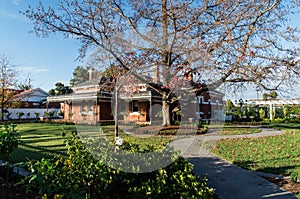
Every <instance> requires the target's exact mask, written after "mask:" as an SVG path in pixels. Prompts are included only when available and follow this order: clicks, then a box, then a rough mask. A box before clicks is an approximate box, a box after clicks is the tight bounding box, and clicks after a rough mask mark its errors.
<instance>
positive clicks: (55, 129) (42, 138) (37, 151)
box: [11, 123, 76, 163]
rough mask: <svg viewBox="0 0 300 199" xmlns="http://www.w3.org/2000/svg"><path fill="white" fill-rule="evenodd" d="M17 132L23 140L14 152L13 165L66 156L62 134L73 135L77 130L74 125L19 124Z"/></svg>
mask: <svg viewBox="0 0 300 199" xmlns="http://www.w3.org/2000/svg"><path fill="white" fill-rule="evenodd" d="M16 130H17V132H18V133H19V134H20V136H21V138H20V143H19V146H18V148H17V149H16V150H15V151H14V152H13V155H12V158H11V162H12V163H17V162H25V161H27V160H28V159H35V160H39V159H41V158H43V157H44V158H49V157H53V156H55V155H58V154H66V147H65V144H64V141H65V138H64V137H63V136H62V134H63V133H66V134H71V132H72V131H75V130H76V128H75V126H74V125H63V124H47V123H25V124H18V125H17V127H16Z"/></svg>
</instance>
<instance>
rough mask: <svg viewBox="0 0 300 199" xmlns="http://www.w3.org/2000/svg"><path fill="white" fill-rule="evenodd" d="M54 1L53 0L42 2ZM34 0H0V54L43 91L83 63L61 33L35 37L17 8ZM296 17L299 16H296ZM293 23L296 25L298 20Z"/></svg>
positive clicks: (64, 80) (299, 92)
mask: <svg viewBox="0 0 300 199" xmlns="http://www.w3.org/2000/svg"><path fill="white" fill-rule="evenodd" d="M43 2H47V3H50V4H55V2H57V1H52V0H49V1H43ZM37 4H38V1H37V0H0V25H1V28H0V53H4V52H6V53H7V54H9V55H10V56H12V57H13V58H14V61H15V63H17V64H18V65H19V71H20V73H21V79H26V77H27V76H28V75H29V77H30V78H31V84H32V85H33V86H34V87H35V88H36V87H40V88H42V89H44V90H46V91H48V90H49V89H51V88H54V84H55V83H56V82H62V83H64V84H65V85H68V84H69V81H70V79H71V78H72V73H73V71H74V68H75V67H76V66H78V65H84V64H82V63H80V62H76V61H75V60H76V58H77V56H78V51H77V50H78V43H77V41H75V40H72V39H65V38H64V37H63V36H61V35H59V34H57V35H50V36H49V37H47V38H38V37H36V36H35V34H34V33H29V32H30V31H32V30H33V25H32V22H31V21H29V20H28V19H27V18H25V17H24V16H23V15H22V14H20V13H19V11H25V10H26V9H27V8H28V6H29V5H30V6H32V7H36V6H37ZM298 19H299V18H298ZM298 19H295V20H294V21H293V24H294V25H295V24H296V25H298V24H299V27H300V23H299V20H298ZM256 96H257V94H256V92H253V91H252V92H251V91H248V92H244V91H243V92H240V93H239V94H237V95H236V96H230V98H232V99H238V98H240V97H242V98H248V99H249V98H256ZM289 96H290V97H293V98H294V97H300V83H299V85H298V86H297V87H296V88H295V89H294V91H292V92H291V94H289Z"/></svg>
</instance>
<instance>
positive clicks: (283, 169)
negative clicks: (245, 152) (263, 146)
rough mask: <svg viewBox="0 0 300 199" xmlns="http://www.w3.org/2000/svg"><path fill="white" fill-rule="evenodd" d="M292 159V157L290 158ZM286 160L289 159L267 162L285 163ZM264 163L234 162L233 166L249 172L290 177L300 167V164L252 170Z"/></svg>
mask: <svg viewBox="0 0 300 199" xmlns="http://www.w3.org/2000/svg"><path fill="white" fill-rule="evenodd" d="M289 158H291V157H289ZM285 159H288V157H286V158H275V159H271V160H266V162H267V161H276V160H281V161H284V160H285ZM260 163H263V161H260V162H255V161H249V160H247V161H234V162H233V164H235V165H237V166H239V167H242V168H244V169H249V170H255V171H259V172H265V173H273V174H281V175H284V176H286V175H289V174H290V173H291V171H292V170H294V169H296V168H297V167H300V164H295V165H288V166H276V165H274V166H271V167H270V166H267V167H261V166H260V168H257V169H251V168H255V167H257V165H258V164H260ZM278 164H280V161H278Z"/></svg>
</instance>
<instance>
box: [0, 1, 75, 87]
mask: <svg viewBox="0 0 300 199" xmlns="http://www.w3.org/2000/svg"><path fill="white" fill-rule="evenodd" d="M37 2H38V1H37V0H0V25H1V27H0V53H7V54H8V55H9V56H11V57H13V58H14V62H15V63H16V64H17V65H18V66H19V68H18V70H19V71H20V73H21V75H20V76H21V77H20V78H21V79H26V77H27V76H28V75H29V77H30V79H31V84H32V85H33V86H34V87H35V88H36V87H40V88H42V89H44V90H46V91H48V90H49V89H50V88H54V84H55V83H56V82H63V83H64V84H66V85H68V84H69V81H70V79H71V78H72V73H73V71H74V68H75V67H76V66H77V65H80V64H81V63H79V62H75V60H76V58H77V56H78V51H77V49H78V45H77V42H76V41H75V40H71V39H64V37H63V36H61V35H50V37H48V38H38V37H36V36H35V34H34V33H29V32H30V31H32V30H33V25H32V22H31V21H29V20H28V19H27V18H25V17H24V16H23V15H22V14H20V13H19V11H25V10H26V9H27V8H28V5H31V6H32V7H34V6H36V5H37Z"/></svg>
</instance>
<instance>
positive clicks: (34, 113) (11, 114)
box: [4, 108, 60, 120]
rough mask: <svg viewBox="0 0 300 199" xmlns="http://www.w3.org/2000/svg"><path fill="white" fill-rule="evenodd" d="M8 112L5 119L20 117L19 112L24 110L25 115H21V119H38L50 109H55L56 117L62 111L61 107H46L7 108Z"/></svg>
mask: <svg viewBox="0 0 300 199" xmlns="http://www.w3.org/2000/svg"><path fill="white" fill-rule="evenodd" d="M7 110H8V113H5V114H4V119H5V120H7V119H8V118H10V119H19V116H18V113H19V112H22V113H24V115H23V116H22V117H21V119H36V118H40V117H44V113H45V112H49V111H55V115H54V117H57V116H58V115H57V113H58V112H59V111H60V109H59V108H58V109H53V108H51V109H46V108H14V109H7Z"/></svg>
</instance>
